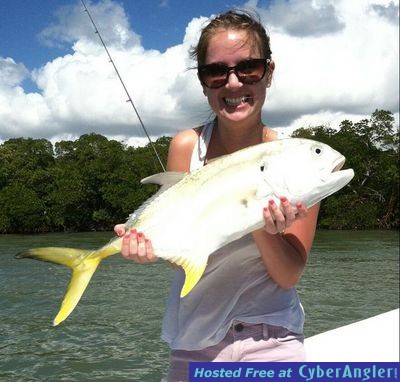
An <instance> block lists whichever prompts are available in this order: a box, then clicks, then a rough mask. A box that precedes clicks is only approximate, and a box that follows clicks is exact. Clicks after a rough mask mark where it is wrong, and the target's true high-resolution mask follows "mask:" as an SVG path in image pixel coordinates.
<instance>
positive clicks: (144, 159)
mask: <svg viewBox="0 0 400 382" xmlns="http://www.w3.org/2000/svg"><path fill="white" fill-rule="evenodd" d="M170 140H171V139H170V138H168V137H163V138H160V139H158V140H157V141H156V142H155V143H154V145H155V147H156V149H157V151H158V152H159V154H160V156H161V158H162V159H163V160H164V163H165V161H166V156H167V152H168V145H169V142H170ZM156 172H160V165H159V164H158V162H157V161H156V160H154V156H153V153H152V149H151V148H150V147H148V146H146V147H139V148H133V147H127V146H125V145H124V144H122V143H120V142H117V141H114V140H108V139H107V138H106V137H104V136H102V135H98V134H86V135H82V136H81V137H80V138H79V139H78V140H76V141H62V142H58V143H56V144H55V146H54V147H53V145H52V144H51V142H49V141H46V140H43V139H40V140H34V139H30V138H29V139H24V138H18V139H10V140H8V141H6V142H5V143H3V144H2V145H0V232H2V233H25V232H46V231H82V230H110V229H112V227H113V226H114V224H116V223H118V222H123V221H125V220H126V218H127V217H128V215H129V214H130V213H131V212H132V211H133V210H134V209H135V208H137V207H138V206H140V205H141V204H142V203H143V202H144V201H145V200H146V199H147V198H148V197H150V196H151V194H152V193H154V191H155V190H156V187H154V186H143V185H141V184H140V179H142V178H144V177H146V176H149V175H151V174H154V173H156Z"/></svg>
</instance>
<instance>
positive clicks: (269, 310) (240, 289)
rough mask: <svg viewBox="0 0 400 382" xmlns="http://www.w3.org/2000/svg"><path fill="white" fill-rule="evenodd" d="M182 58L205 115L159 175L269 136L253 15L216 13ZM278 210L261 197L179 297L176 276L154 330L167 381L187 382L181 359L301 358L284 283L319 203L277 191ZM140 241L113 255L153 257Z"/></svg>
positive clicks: (298, 320) (267, 78) (299, 267)
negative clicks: (242, 229)
mask: <svg viewBox="0 0 400 382" xmlns="http://www.w3.org/2000/svg"><path fill="white" fill-rule="evenodd" d="M192 55H193V57H194V58H195V59H196V60H197V63H198V77H199V80H200V82H201V84H202V87H203V93H204V95H205V96H206V97H207V100H208V103H209V104H210V107H211V108H212V110H213V112H214V113H215V119H214V121H212V122H211V123H208V124H206V125H204V126H201V127H198V128H194V129H188V130H184V131H182V132H180V133H178V134H177V135H176V136H175V137H174V138H173V140H172V142H171V145H170V148H169V154H168V164H167V168H168V170H169V171H186V172H187V171H193V170H194V169H196V168H199V167H201V166H203V165H206V164H207V162H208V161H209V160H211V159H213V158H217V157H219V156H221V155H225V154H229V153H233V152H235V151H237V150H239V149H242V148H244V147H248V146H252V145H256V144H259V143H261V142H268V141H272V140H275V139H278V134H277V133H276V132H274V131H273V130H271V129H270V128H268V127H266V126H265V124H264V123H263V122H262V120H261V109H262V106H263V104H264V101H265V99H266V93H267V89H268V88H269V87H270V85H271V81H272V74H273V71H274V67H275V64H274V62H273V61H272V59H271V50H270V44H269V37H268V36H267V34H266V32H265V30H264V28H263V27H262V25H261V24H260V23H259V22H258V21H257V20H256V19H255V18H254V17H252V16H250V15H249V14H247V13H245V12H239V11H230V12H227V13H225V14H222V15H219V16H217V17H216V18H214V19H213V20H212V21H211V22H210V23H209V24H208V25H207V26H206V27H205V28H204V29H203V31H202V34H201V37H200V40H199V43H198V45H197V47H196V48H195V49H194V50H193V52H192ZM281 205H282V208H279V207H278V206H277V205H276V204H275V203H274V202H273V201H266V206H265V208H264V210H263V211H260V214H263V216H264V220H265V226H264V228H263V229H260V230H257V231H254V232H252V233H251V234H249V235H246V236H244V237H243V238H241V239H239V240H237V241H235V242H233V243H230V244H228V245H226V246H225V247H223V248H220V249H219V250H218V251H216V252H215V253H214V255H212V256H210V258H209V263H208V265H207V268H206V271H205V273H204V275H203V277H202V279H201V280H200V282H199V283H198V284H197V286H196V288H194V289H193V290H192V291H191V293H190V294H189V295H188V296H186V297H185V298H183V299H180V297H179V292H180V289H181V287H182V285H183V281H184V273H183V271H182V270H180V269H178V270H177V271H176V276H175V278H174V281H173V284H172V288H171V292H170V296H169V299H168V304H167V308H166V315H165V318H164V322H163V330H162V337H163V339H164V340H166V341H167V342H168V343H169V345H170V347H171V357H170V371H169V376H168V378H169V379H168V380H169V381H186V380H188V363H189V362H190V361H267V362H268V361H302V360H304V349H303V334H302V333H303V322H304V314H303V309H302V307H301V304H300V301H299V299H298V296H297V292H296V290H295V289H294V287H295V285H296V284H297V283H298V281H299V279H300V277H301V274H302V272H303V270H304V267H305V264H306V261H307V256H308V253H309V251H310V249H311V245H312V242H313V239H314V234H315V227H316V222H317V216H318V210H319V206H318V205H317V206H314V207H312V208H310V209H309V210H308V211H307V210H306V208H305V206H304V205H303V204H302V203H299V204H298V205H296V206H292V205H290V204H289V202H288V200H287V199H286V198H285V196H284V195H282V197H281ZM115 230H116V232H117V233H118V234H119V235H124V234H125V231H124V228H123V226H121V225H118V226H116V227H115ZM178 234H179V233H178ZM150 239H151V238H149V239H148V238H146V237H145V236H144V234H143V233H136V231H135V230H132V231H131V232H128V233H126V234H125V235H124V238H123V245H122V250H121V253H122V256H124V257H125V258H126V259H131V260H134V261H136V262H139V263H146V262H152V261H155V260H156V255H157V254H154V253H153V250H152V247H151V240H150ZM177 240H179V237H178V236H177Z"/></svg>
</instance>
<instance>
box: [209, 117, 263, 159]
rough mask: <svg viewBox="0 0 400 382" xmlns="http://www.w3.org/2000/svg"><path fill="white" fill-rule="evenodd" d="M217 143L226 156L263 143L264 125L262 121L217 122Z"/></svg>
mask: <svg viewBox="0 0 400 382" xmlns="http://www.w3.org/2000/svg"><path fill="white" fill-rule="evenodd" d="M214 129H215V133H214V134H215V135H214V137H215V141H216V142H215V143H216V145H218V146H220V148H221V151H224V154H230V153H233V152H235V151H237V150H240V149H242V148H245V147H249V146H254V145H256V144H259V143H261V142H263V135H264V124H263V123H262V122H261V119H259V120H257V121H256V122H255V123H252V124H250V123H246V124H239V123H228V124H224V123H223V122H221V121H219V120H217V122H216V126H215V128H214Z"/></svg>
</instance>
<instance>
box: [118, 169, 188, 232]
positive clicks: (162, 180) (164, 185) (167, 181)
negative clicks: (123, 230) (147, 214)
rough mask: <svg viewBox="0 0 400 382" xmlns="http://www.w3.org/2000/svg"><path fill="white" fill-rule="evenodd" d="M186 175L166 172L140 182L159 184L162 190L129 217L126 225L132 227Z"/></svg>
mask: <svg viewBox="0 0 400 382" xmlns="http://www.w3.org/2000/svg"><path fill="white" fill-rule="evenodd" d="M186 175H187V173H185V172H177V171H166V172H160V173H158V174H154V175H150V176H148V177H147V178H144V179H142V180H141V181H140V183H142V184H149V183H152V184H158V185H160V186H161V188H160V189H159V190H158V191H157V192H156V193H155V194H154V195H153V196H151V197H150V198H149V199H147V200H146V201H145V202H144V203H143V204H142V205H141V206H140V207H139V208H138V209H137V210H136V211H135V212H134V213H133V214H131V215H130V216H129V218H128V220H127V222H126V223H125V225H127V226H130V224H131V223H132V222H133V221H134V220H135V219H136V217H137V216H139V215H140V214H141V213H142V211H143V210H144V209H145V208H146V207H147V206H148V205H149V204H151V203H152V202H153V201H154V200H155V199H157V198H158V197H159V196H160V195H161V194H163V193H164V192H165V191H166V190H168V189H169V188H170V187H172V186H173V185H174V184H176V183H178V182H179V181H180V180H182V179H183V178H184V177H185V176H186Z"/></svg>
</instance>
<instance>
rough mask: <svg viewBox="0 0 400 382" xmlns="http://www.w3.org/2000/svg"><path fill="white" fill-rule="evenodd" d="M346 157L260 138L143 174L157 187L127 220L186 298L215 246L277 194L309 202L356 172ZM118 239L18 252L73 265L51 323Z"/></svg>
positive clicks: (259, 217) (66, 311)
mask: <svg viewBox="0 0 400 382" xmlns="http://www.w3.org/2000/svg"><path fill="white" fill-rule="evenodd" d="M344 163H345V157H344V156H343V155H342V154H340V153H339V152H338V151H336V150H334V149H332V148H331V147H330V146H328V145H327V144H324V143H321V142H317V141H314V140H310V139H303V138H287V139H280V140H275V141H271V142H265V143H260V144H257V145H254V146H251V147H247V148H244V149H242V150H239V151H236V152H234V153H232V154H228V155H225V156H221V157H219V158H217V159H214V160H211V161H209V163H207V165H206V166H203V167H202V168H200V169H198V170H195V171H192V172H190V173H180V172H163V173H159V174H154V175H151V176H149V177H147V178H145V179H143V180H142V181H141V182H142V183H143V184H149V183H153V184H158V185H160V186H161V188H160V189H159V191H158V192H157V193H156V194H155V195H154V196H152V197H150V198H149V199H148V200H147V201H145V202H144V203H143V204H142V205H141V206H140V207H139V208H138V209H137V210H136V211H134V212H133V213H132V214H131V215H130V216H129V218H128V220H127V221H126V223H125V227H126V229H131V228H135V229H137V230H138V231H140V232H143V233H144V234H145V235H146V237H147V238H149V239H150V240H151V242H152V246H153V251H154V254H155V255H156V256H157V257H159V258H161V259H164V260H167V261H169V262H172V263H175V264H177V265H179V266H181V267H182V268H183V270H184V271H185V282H184V285H183V287H182V290H181V298H184V297H185V296H186V295H187V294H188V293H190V291H191V290H192V289H193V288H194V287H195V286H196V284H197V283H198V281H199V280H200V278H201V276H202V275H203V273H204V270H205V268H206V266H207V261H208V258H209V256H210V255H211V254H212V253H213V252H215V251H216V250H217V249H218V248H221V247H223V246H224V245H226V244H228V243H230V242H232V241H234V240H237V239H239V238H241V237H242V236H244V235H246V234H248V233H250V232H252V231H254V230H257V229H259V228H262V227H263V226H264V220H263V207H264V206H265V205H266V204H267V203H268V201H269V200H274V201H275V203H277V205H278V206H280V196H286V197H287V199H288V200H289V202H290V203H291V204H292V205H293V206H295V205H296V203H298V202H302V203H304V204H305V205H306V207H308V208H309V207H311V206H313V205H314V204H316V203H318V202H320V201H321V200H322V199H324V198H326V197H328V196H329V195H331V194H333V193H334V192H336V191H338V190H340V189H341V188H343V187H344V186H345V185H346V184H347V183H348V182H350V180H351V179H352V178H353V176H354V171H353V170H352V169H342V167H343V165H344ZM121 243H122V238H121V237H118V236H116V237H114V238H113V239H111V241H109V242H108V243H107V244H105V245H104V246H102V247H101V248H99V249H96V250H85V249H71V248H62V247H46V248H33V249H27V250H24V251H22V252H20V253H18V254H17V255H16V257H17V258H31V259H36V260H41V261H46V262H50V263H55V264H61V265H64V266H67V267H69V268H70V269H71V270H72V276H71V280H70V283H69V286H68V288H67V291H66V294H65V297H64V299H63V301H62V304H61V307H60V310H59V312H58V314H57V315H56V317H55V318H54V320H53V325H54V326H57V325H59V324H60V323H61V322H63V321H64V320H65V319H66V318H67V317H68V316H69V315H70V314H71V313H72V311H73V310H74V308H75V307H76V305H77V304H78V302H79V300H80V298H81V296H82V294H83V293H84V291H85V289H86V287H87V285H88V284H89V281H90V279H91V277H92V275H93V274H94V272H95V271H96V269H97V267H98V265H99V264H100V262H101V261H102V260H103V259H105V258H106V257H109V256H112V255H115V254H118V253H120V251H121Z"/></svg>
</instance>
